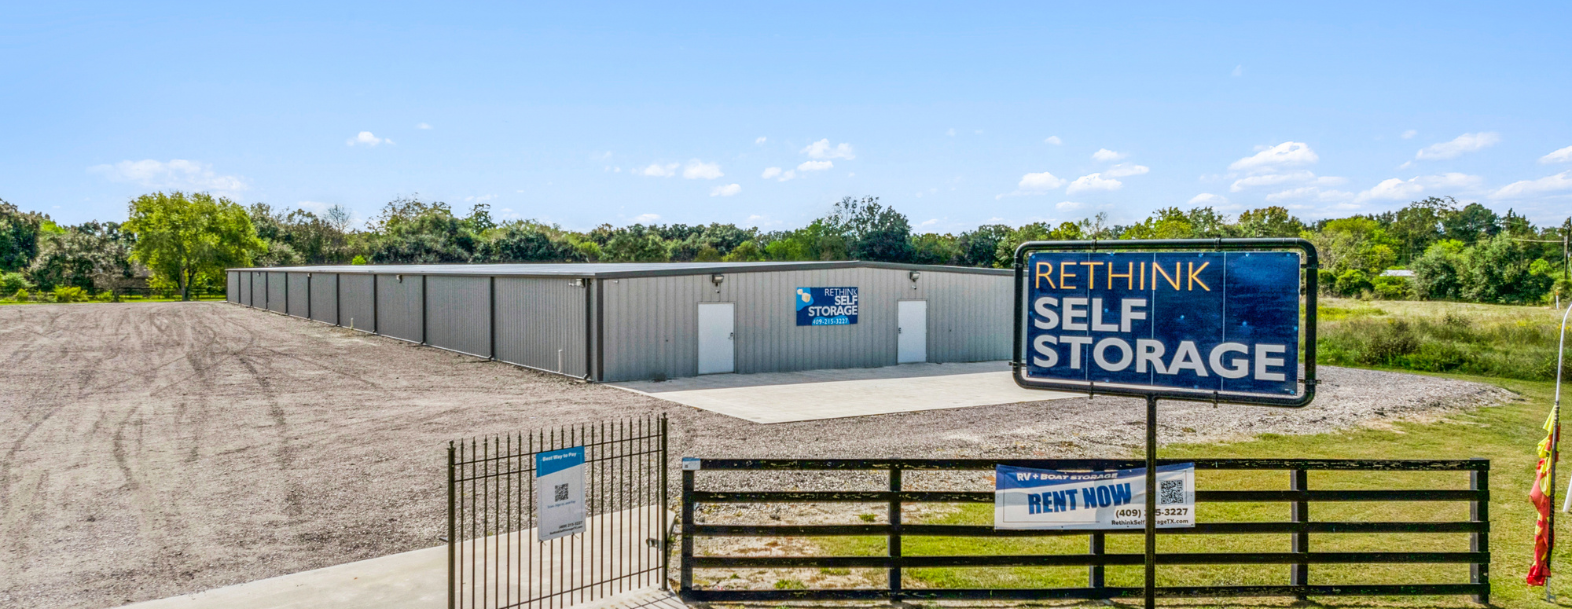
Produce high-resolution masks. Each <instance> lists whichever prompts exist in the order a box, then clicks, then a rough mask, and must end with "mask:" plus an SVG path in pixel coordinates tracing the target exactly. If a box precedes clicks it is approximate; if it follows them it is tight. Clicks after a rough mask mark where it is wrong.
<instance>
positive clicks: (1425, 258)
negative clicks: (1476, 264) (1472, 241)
mask: <svg viewBox="0 0 1572 609" xmlns="http://www.w3.org/2000/svg"><path fill="white" fill-rule="evenodd" d="M1467 248H1468V246H1466V245H1463V242H1462V241H1458V240H1456V239H1443V240H1441V241H1437V242H1435V243H1433V244H1431V245H1430V247H1428V248H1426V249H1425V253H1424V254H1423V255H1421V256H1420V257H1419V258H1416V259H1415V260H1414V262H1413V264H1412V265H1411V266H1413V267H1414V268H1413V270H1414V284H1415V286H1416V288H1417V290H1418V292H1419V295H1420V296H1421V297H1423V298H1429V299H1432V300H1457V299H1460V298H1462V297H1463V275H1464V272H1465V266H1464V261H1463V250H1465V249H1467Z"/></svg>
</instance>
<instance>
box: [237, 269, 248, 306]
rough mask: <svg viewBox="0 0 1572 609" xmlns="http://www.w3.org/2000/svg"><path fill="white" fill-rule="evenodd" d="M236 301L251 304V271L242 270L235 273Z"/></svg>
mask: <svg viewBox="0 0 1572 609" xmlns="http://www.w3.org/2000/svg"><path fill="white" fill-rule="evenodd" d="M235 302H236V303H238V304H243V305H249V304H251V273H247V272H245V271H241V272H238V273H235Z"/></svg>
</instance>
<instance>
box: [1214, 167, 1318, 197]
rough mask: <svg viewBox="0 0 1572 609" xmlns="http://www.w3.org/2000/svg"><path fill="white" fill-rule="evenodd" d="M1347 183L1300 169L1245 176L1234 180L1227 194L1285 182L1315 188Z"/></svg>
mask: <svg viewBox="0 0 1572 609" xmlns="http://www.w3.org/2000/svg"><path fill="white" fill-rule="evenodd" d="M1347 181H1348V180H1347V179H1346V178H1341V177H1337V176H1320V177H1317V176H1316V175H1315V172H1313V171H1308V170H1304V169H1301V170H1299V171H1290V172H1287V173H1267V174H1261V175H1253V176H1245V177H1243V178H1239V179H1238V180H1234V183H1233V184H1232V185H1230V186H1229V187H1228V192H1239V191H1241V190H1244V189H1246V188H1249V187H1251V186H1272V185H1275V184H1283V183H1286V182H1310V183H1311V184H1313V185H1317V186H1337V185H1339V184H1342V183H1344V182H1347Z"/></svg>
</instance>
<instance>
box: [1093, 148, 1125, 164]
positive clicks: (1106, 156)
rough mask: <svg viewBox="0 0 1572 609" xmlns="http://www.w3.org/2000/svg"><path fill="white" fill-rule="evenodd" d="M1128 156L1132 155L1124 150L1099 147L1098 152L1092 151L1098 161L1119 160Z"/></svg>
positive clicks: (1094, 158)
mask: <svg viewBox="0 0 1572 609" xmlns="http://www.w3.org/2000/svg"><path fill="white" fill-rule="evenodd" d="M1127 156H1130V155H1129V154H1126V153H1123V152H1114V151H1112V150H1109V149H1107V148H1099V149H1097V152H1093V153H1092V159H1093V160H1097V161H1117V160H1119V159H1122V158H1124V157H1127Z"/></svg>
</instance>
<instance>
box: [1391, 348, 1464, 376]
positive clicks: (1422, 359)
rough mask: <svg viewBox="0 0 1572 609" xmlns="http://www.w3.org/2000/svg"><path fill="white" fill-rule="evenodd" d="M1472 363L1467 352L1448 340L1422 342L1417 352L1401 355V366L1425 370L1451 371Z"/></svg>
mask: <svg viewBox="0 0 1572 609" xmlns="http://www.w3.org/2000/svg"><path fill="white" fill-rule="evenodd" d="M1473 363H1474V358H1473V356H1472V355H1470V354H1469V353H1468V352H1466V351H1464V350H1462V349H1460V348H1458V347H1457V345H1455V344H1453V343H1449V342H1428V341H1427V342H1424V343H1422V344H1420V345H1419V352H1418V353H1413V354H1409V355H1407V356H1404V357H1403V367H1404V368H1408V369H1410V370H1423V371H1426V372H1452V371H1454V370H1461V369H1463V368H1465V367H1468V366H1470V365H1471V364H1473Z"/></svg>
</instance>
